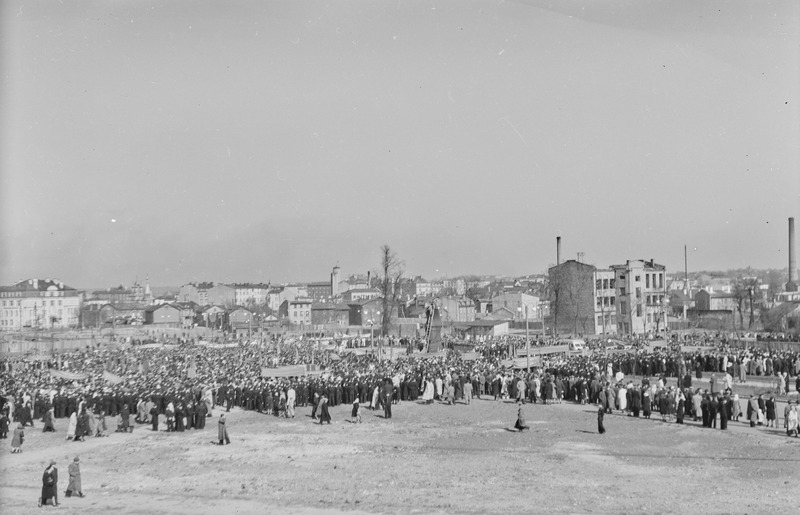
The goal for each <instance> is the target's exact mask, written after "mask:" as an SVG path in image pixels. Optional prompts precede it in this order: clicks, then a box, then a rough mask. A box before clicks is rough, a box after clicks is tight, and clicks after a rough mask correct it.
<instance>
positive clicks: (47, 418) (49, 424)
mask: <svg viewBox="0 0 800 515" xmlns="http://www.w3.org/2000/svg"><path fill="white" fill-rule="evenodd" d="M54 417H55V408H50V409H49V410H47V412H45V414H44V429H42V433H55V432H56V426H55V420H54Z"/></svg>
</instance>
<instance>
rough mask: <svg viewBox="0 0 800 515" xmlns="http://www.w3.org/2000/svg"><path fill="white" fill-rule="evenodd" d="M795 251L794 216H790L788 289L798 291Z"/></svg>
mask: <svg viewBox="0 0 800 515" xmlns="http://www.w3.org/2000/svg"><path fill="white" fill-rule="evenodd" d="M794 251H795V248H794V217H789V282H787V283H786V291H797V262H796V261H795V257H794Z"/></svg>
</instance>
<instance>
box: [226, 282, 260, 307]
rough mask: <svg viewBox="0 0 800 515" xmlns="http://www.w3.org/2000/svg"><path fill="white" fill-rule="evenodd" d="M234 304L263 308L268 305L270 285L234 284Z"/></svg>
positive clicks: (232, 286)
mask: <svg viewBox="0 0 800 515" xmlns="http://www.w3.org/2000/svg"><path fill="white" fill-rule="evenodd" d="M230 286H231V288H233V302H234V304H235V305H237V306H263V305H265V304H266V303H267V294H268V293H269V290H270V286H269V284H262V283H256V284H253V283H242V284H232V285H230Z"/></svg>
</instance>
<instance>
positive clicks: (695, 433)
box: [0, 390, 800, 515]
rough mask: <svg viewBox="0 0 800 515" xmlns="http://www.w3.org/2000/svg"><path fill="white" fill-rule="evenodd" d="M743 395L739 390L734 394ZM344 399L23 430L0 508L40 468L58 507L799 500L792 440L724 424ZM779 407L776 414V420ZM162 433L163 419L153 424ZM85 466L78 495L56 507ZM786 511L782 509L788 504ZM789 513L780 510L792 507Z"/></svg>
mask: <svg viewBox="0 0 800 515" xmlns="http://www.w3.org/2000/svg"><path fill="white" fill-rule="evenodd" d="M741 393H744V392H742V391H741V390H740V394H741ZM362 411H363V414H364V416H363V423H362V424H354V423H351V422H349V421H348V419H349V415H350V413H349V412H350V406H339V407H336V408H332V409H331V415H332V417H333V423H332V424H331V425H325V426H320V425H319V424H315V423H313V421H312V420H311V418H310V412H311V408H299V409H298V410H297V413H298V415H297V418H296V419H294V420H284V419H278V418H275V417H271V416H265V415H261V414H258V413H252V412H244V411H241V410H233V411H232V412H231V413H230V414H229V422H228V425H229V432H230V434H231V438H232V444H231V445H228V446H218V445H214V444H213V443H212V442H213V441H214V440H216V435H217V431H216V418H217V415H218V414H219V410H217V409H215V410H214V418H213V419H209V424H208V426H207V428H206V429H205V430H204V431H188V432H185V433H173V434H169V433H165V432H159V433H157V434H155V433H152V432H151V431H150V430H149V429H148V428H147V427H146V426H143V425H142V426H138V427H137V428H136V430H135V431H134V433H132V434H121V433H112V434H111V436H110V437H108V438H91V439H87V441H86V442H83V443H81V442H65V441H64V440H63V438H64V435H65V430H66V425H67V421H66V420H58V421H57V426H56V428H57V430H58V433H55V434H52V433H49V434H43V433H41V423H39V422H37V426H36V428H34V429H33V430H31V429H28V430H27V431H26V434H27V441H26V443H25V451H24V452H23V453H22V454H19V455H15V454H10V453H9V452H8V445H9V444H8V442H9V440H6V441H5V442H4V450H3V454H2V461H1V462H0V482H1V483H2V485H1V486H0V513H4V514H17V513H41V512H42V510H53V509H55V508H52V507H45V508H41V509H39V508H37V507H36V500H37V498H38V496H39V492H40V489H41V475H42V471H43V470H44V468H45V466H46V464H47V461H48V460H49V459H56V460H57V462H58V467H59V500H60V502H61V507H60V508H58V510H59V511H60V512H65V513H111V512H113V513H145V512H148V513H186V514H189V513H289V514H299V513H311V514H320V515H321V514H333V513H342V512H348V513H363V512H366V513H376V512H381V513H426V514H427V513H498V512H517V513H519V512H523V513H531V512H553V513H565V512H568V513H766V512H778V511H784V510H786V509H787V508H789V507H790V506H794V507H796V506H797V502H798V492H800V488H798V487H800V481H799V480H800V439H795V438H791V439H790V438H786V437H785V436H784V434H783V431H782V429H780V428H779V429H767V428H762V427H757V428H754V429H753V428H750V427H749V425H748V424H746V423H743V422H732V423H731V424H730V425H729V426H728V427H729V430H728V431H725V432H723V431H719V430H712V429H704V428H702V427H700V425H699V423H695V422H693V421H691V420H688V421H687V424H685V425H684V426H679V425H676V424H673V423H663V422H661V421H660V416H659V415H658V414H657V413H654V415H653V417H654V418H653V419H650V420H644V419H634V418H632V417H627V416H624V415H622V414H615V415H607V416H606V418H605V425H606V429H607V430H608V432H607V433H606V434H605V435H599V434H598V433H597V422H596V408H595V407H594V406H591V405H575V404H558V405H552V406H544V405H535V406H531V405H526V406H525V412H526V416H527V419H528V424H529V425H530V426H531V430H530V431H529V432H525V433H517V432H515V431H513V430H511V429H510V428H511V427H513V424H514V421H515V420H516V412H517V407H516V405H514V404H513V403H511V402H502V401H492V400H485V399H484V400H474V401H473V403H472V405H469V406H467V405H462V404H458V405H456V406H447V405H442V404H438V403H437V404H434V405H430V406H426V405H420V404H417V403H412V402H403V403H401V404H399V405H395V406H394V407H393V418H392V419H391V420H384V419H383V418H382V417H383V413H382V412H377V411H370V410H369V409H368V408H367V409H363V410H362ZM782 413H783V407H782V405H781V407H780V409H779V416H780V417H781V418H780V421H779V422H780V424H779V425H780V426H782ZM162 427H163V426H162ZM76 455H79V456H80V457H81V470H82V474H83V489H84V492H85V493H86V494H87V497H86V498H84V499H78V498H70V499H65V498H63V493H64V490H65V488H66V484H67V477H68V476H67V466H68V464H69V462H71V461H72V458H73V457H74V456H76ZM792 509H793V508H792ZM789 511H791V509H790V510H789Z"/></svg>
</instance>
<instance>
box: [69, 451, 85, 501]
mask: <svg viewBox="0 0 800 515" xmlns="http://www.w3.org/2000/svg"><path fill="white" fill-rule="evenodd" d="M67 470H68V472H69V484H67V491H66V492H65V494H64V495H66V496H67V497H72V494H73V493H75V494H77V495H78V497H86V496H85V495H83V490H82V489H81V466H80V459H79V458H78V457H77V456H75V459H74V460H72V463H70V464H69V468H68V469H67Z"/></svg>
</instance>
